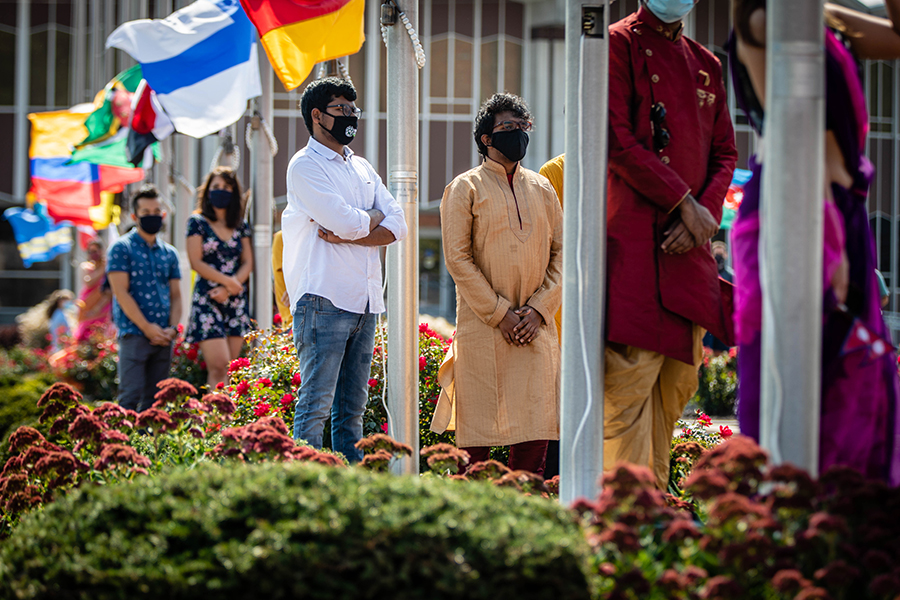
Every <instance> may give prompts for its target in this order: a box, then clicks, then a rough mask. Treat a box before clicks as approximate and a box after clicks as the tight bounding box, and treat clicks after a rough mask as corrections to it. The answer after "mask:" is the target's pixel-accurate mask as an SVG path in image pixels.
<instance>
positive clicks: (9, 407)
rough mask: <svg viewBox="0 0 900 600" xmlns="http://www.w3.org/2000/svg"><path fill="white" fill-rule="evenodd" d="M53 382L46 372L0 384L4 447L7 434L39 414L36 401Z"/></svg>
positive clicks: (0, 414)
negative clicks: (13, 382)
mask: <svg viewBox="0 0 900 600" xmlns="http://www.w3.org/2000/svg"><path fill="white" fill-rule="evenodd" d="M52 383H53V378H52V377H51V376H50V375H47V374H37V375H26V376H25V377H23V378H21V379H20V380H19V381H18V382H17V383H15V384H13V385H7V386H0V440H2V441H3V447H4V448H5V447H6V439H7V438H8V437H9V434H10V433H12V432H13V431H15V430H16V428H17V427H19V426H20V425H25V424H31V423H32V422H34V421H36V420H37V418H38V417H39V416H41V409H39V408H38V407H37V401H38V400H39V399H40V397H41V394H43V393H44V392H45V391H47V388H48V387H50V385H51V384H52Z"/></svg>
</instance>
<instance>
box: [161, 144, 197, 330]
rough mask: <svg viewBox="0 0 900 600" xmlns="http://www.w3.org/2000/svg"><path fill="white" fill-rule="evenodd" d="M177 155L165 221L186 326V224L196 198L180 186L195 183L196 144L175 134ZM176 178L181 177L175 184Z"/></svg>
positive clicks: (188, 291)
mask: <svg viewBox="0 0 900 600" xmlns="http://www.w3.org/2000/svg"><path fill="white" fill-rule="evenodd" d="M175 136H176V137H175V146H176V152H177V157H176V158H177V161H178V162H177V165H178V166H177V168H176V169H175V173H176V179H175V183H174V185H175V190H174V191H175V197H174V201H175V210H174V212H175V214H174V215H172V216H171V217H169V219H168V221H169V227H171V228H172V245H173V246H175V249H176V250H177V251H178V266H179V268H180V269H181V306H182V313H181V322H182V323H187V321H188V318H189V317H190V315H191V290H192V286H191V262H190V260H188V255H187V220H188V217H189V216H190V215H191V212H193V210H194V206H195V205H196V202H197V198H196V197H195V196H194V195H193V194H191V191H190V190H189V189H187V187H186V186H185V185H184V184H185V183H190V185H194V182H195V181H197V177H196V172H195V171H196V169H195V163H196V158H197V140H195V139H194V138H192V137H189V136H186V135H182V134H180V133H177V134H175ZM178 175H180V176H181V179H180V180H179V178H178Z"/></svg>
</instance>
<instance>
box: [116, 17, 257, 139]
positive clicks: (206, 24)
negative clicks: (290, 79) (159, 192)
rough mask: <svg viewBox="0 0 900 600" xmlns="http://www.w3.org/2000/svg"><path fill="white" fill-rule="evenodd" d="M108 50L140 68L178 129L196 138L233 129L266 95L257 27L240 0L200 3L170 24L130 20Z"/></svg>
mask: <svg viewBox="0 0 900 600" xmlns="http://www.w3.org/2000/svg"><path fill="white" fill-rule="evenodd" d="M106 47H107V48H119V49H120V50H124V51H125V52H127V53H128V54H129V55H131V57H132V58H134V59H135V60H136V61H138V62H139V63H140V65H141V69H142V71H143V75H144V79H146V80H147V83H148V84H149V85H150V87H151V88H152V89H153V90H154V91H155V92H156V94H157V97H158V99H159V102H160V104H161V105H162V107H163V108H164V109H165V112H166V114H168V115H169V118H171V119H172V122H173V123H174V125H175V129H176V130H177V131H178V132H180V133H184V134H187V135H190V136H193V137H196V138H202V137H204V136H207V135H210V134H213V133H216V132H217V131H219V130H220V129H223V128H225V127H227V126H229V125H231V124H232V123H234V122H235V121H237V120H238V119H240V118H241V116H242V115H243V114H244V111H245V110H246V109H247V100H249V99H250V98H254V97H256V96H260V95H262V86H261V84H260V81H259V61H258V57H257V53H256V43H255V42H254V35H253V26H252V25H251V24H250V21H249V20H247V15H245V14H244V11H243V10H242V9H241V5H240V4H239V3H238V0H215V1H213V0H197V1H196V2H194V3H193V4H189V5H188V6H186V7H184V8H182V9H180V10H177V11H175V12H174V13H172V14H171V15H169V17H168V18H166V19H153V20H149V19H142V20H139V21H129V22H128V23H125V24H124V25H121V26H119V27H118V28H117V29H116V30H115V31H113V32H112V34H110V36H109V37H108V38H107V40H106Z"/></svg>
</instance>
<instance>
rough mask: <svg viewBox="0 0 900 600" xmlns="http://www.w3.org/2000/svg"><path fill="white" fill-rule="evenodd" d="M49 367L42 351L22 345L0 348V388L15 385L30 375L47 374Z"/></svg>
mask: <svg viewBox="0 0 900 600" xmlns="http://www.w3.org/2000/svg"><path fill="white" fill-rule="evenodd" d="M49 371H50V365H49V363H48V362H47V353H46V352H45V351H44V350H40V349H35V348H29V347H27V346H24V345H18V346H13V347H12V348H9V349H5V348H0V387H6V386H11V385H15V384H16V383H18V382H19V381H20V380H21V378H22V377H24V376H26V375H30V374H32V373H47V372H49Z"/></svg>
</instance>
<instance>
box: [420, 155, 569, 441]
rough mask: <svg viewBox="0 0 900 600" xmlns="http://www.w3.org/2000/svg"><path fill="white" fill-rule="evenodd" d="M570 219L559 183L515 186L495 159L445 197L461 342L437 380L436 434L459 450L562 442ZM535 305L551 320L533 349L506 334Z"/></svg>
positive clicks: (536, 178) (516, 179)
mask: <svg viewBox="0 0 900 600" xmlns="http://www.w3.org/2000/svg"><path fill="white" fill-rule="evenodd" d="M562 227H563V223H562V210H561V209H560V206H559V201H558V200H557V199H556V193H555V192H554V191H553V188H552V187H551V185H550V183H549V182H548V181H547V179H546V178H544V177H543V176H541V175H538V174H537V173H535V172H534V171H529V170H528V169H525V168H523V167H522V166H521V165H519V167H518V168H517V169H516V172H515V175H514V176H513V181H512V187H510V184H509V181H508V180H507V176H506V172H505V170H504V169H503V167H502V166H501V165H500V164H499V163H497V162H494V161H491V160H486V161H485V162H484V163H483V164H482V165H481V166H479V167H476V168H474V169H472V170H471V171H467V172H466V173H463V174H462V175H460V176H459V177H457V178H456V179H454V180H453V181H452V182H451V183H450V185H448V186H447V188H446V189H445V190H444V198H443V200H442V201H441V233H442V236H443V246H444V260H445V263H446V265H447V270H448V271H449V272H450V275H452V276H453V280H454V281H455V282H456V306H457V309H456V336H455V337H454V339H453V343H452V344H451V346H450V350H449V351H448V352H447V356H446V358H445V359H444V363H443V364H442V365H441V369H440V372H439V375H438V380H439V382H440V384H441V388H442V389H441V395H440V398H439V399H438V404H437V406H436V408H435V414H434V418H433V419H432V423H431V429H432V430H433V431H436V432H443V431H446V430H455V431H456V442H457V445H458V446H459V447H472V446H506V445H510V444H517V443H520V442H527V441H531V440H558V439H559V369H560V366H559V361H560V355H559V343H558V341H557V334H556V323H555V320H554V315H555V313H556V311H557V310H558V309H559V306H560V303H561V301H562V287H561V283H562ZM526 304H527V305H528V306H530V307H532V308H533V309H534V310H536V311H537V312H538V313H540V315H541V316H542V317H543V319H544V323H543V325H542V326H541V328H540V332H539V333H538V335H537V336H536V337H535V339H534V340H533V341H532V342H531V343H530V344H528V345H526V346H523V347H519V346H511V345H509V344H507V343H506V341H505V340H504V339H503V335H502V333H501V332H500V329H499V328H498V325H499V324H500V321H502V320H503V317H504V316H505V315H506V312H507V310H509V309H513V310H515V309H517V308H519V307H521V306H524V305H526Z"/></svg>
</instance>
